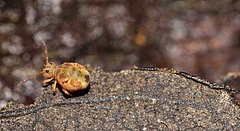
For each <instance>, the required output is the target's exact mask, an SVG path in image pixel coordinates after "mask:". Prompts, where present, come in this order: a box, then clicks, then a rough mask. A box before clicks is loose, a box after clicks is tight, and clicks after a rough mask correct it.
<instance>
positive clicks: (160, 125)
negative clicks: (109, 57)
mask: <svg viewBox="0 0 240 131" xmlns="http://www.w3.org/2000/svg"><path fill="white" fill-rule="evenodd" d="M89 72H90V74H91V84H90V88H89V91H86V93H85V94H81V95H79V96H77V95H76V96H75V97H72V98H68V97H65V96H64V95H63V93H60V91H59V90H57V94H56V96H54V95H52V93H51V88H50V86H49V87H45V88H42V95H41V96H40V97H39V98H38V100H37V101H36V102H35V103H34V104H32V105H29V106H24V105H21V104H16V103H9V104H8V105H7V106H6V107H5V108H2V109H1V112H0V128H1V129H0V130H59V129H61V130H76V129H77V130H154V129H162V130H167V129H168V130H194V129H195V130H218V129H219V130H223V129H225V130H237V129H239V128H240V121H239V118H240V113H239V106H237V105H235V104H234V103H233V102H232V101H231V97H230V96H229V95H228V93H227V92H225V91H221V90H213V89H210V88H208V87H206V86H204V85H201V84H199V83H196V82H194V81H192V80H188V79H186V78H184V77H181V76H178V75H175V74H171V73H170V72H168V71H165V70H160V71H137V70H124V71H121V72H103V71H101V70H99V69H91V70H89ZM39 88H40V85H39Z"/></svg>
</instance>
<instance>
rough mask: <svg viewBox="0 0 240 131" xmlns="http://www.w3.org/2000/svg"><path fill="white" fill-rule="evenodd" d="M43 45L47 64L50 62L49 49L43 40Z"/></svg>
mask: <svg viewBox="0 0 240 131" xmlns="http://www.w3.org/2000/svg"><path fill="white" fill-rule="evenodd" d="M42 43H43V45H44V52H45V54H46V65H47V64H48V49H47V45H46V44H45V42H44V41H42Z"/></svg>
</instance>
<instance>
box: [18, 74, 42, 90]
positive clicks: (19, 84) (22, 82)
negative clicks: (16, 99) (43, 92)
mask: <svg viewBox="0 0 240 131" xmlns="http://www.w3.org/2000/svg"><path fill="white" fill-rule="evenodd" d="M43 72H44V71H42V72H39V73H37V74H35V75H33V76H31V77H29V78H27V79H25V80H22V81H20V82H19V83H18V85H17V87H20V86H21V85H22V84H24V83H25V82H27V81H28V80H31V79H33V78H35V77H37V76H38V75H41V74H43Z"/></svg>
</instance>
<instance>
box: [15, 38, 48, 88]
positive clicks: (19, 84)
mask: <svg viewBox="0 0 240 131" xmlns="http://www.w3.org/2000/svg"><path fill="white" fill-rule="evenodd" d="M42 43H43V46H44V52H45V54H46V65H47V64H48V50H47V45H46V44H45V42H44V41H42ZM43 73H44V71H42V72H39V73H37V74H35V75H33V76H31V77H29V78H27V79H25V80H22V81H20V82H19V83H18V84H17V87H20V86H21V85H22V84H24V83H25V82H27V81H28V80H31V79H33V78H35V77H37V76H38V75H41V74H43Z"/></svg>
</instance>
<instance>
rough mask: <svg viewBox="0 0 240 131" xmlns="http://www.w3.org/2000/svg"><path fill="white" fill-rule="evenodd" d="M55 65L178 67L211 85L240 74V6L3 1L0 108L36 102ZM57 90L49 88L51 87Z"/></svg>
mask: <svg viewBox="0 0 240 131" xmlns="http://www.w3.org/2000/svg"><path fill="white" fill-rule="evenodd" d="M41 41H45V42H46V44H47V46H48V50H49V61H53V62H55V63H56V64H58V65H60V64H61V63H63V62H78V63H80V64H83V65H85V64H90V65H91V67H100V68H102V69H103V70H104V71H120V70H125V69H131V68H132V66H133V65H136V66H140V67H142V66H154V67H160V68H165V67H166V68H174V69H177V70H181V71H184V72H188V73H190V74H193V75H196V76H200V77H202V78H204V79H207V80H209V81H214V80H216V79H217V78H221V77H223V76H224V75H226V74H227V73H228V72H237V71H239V70H240V69H239V64H240V1H239V0H219V1H217V2H216V1H209V0H184V1H181V0H162V1H159V0H145V1H144V0H143V1H137V0H112V1H104V0H92V1H86V0H0V47H1V48H0V50H1V52H0V55H1V61H0V107H3V106H5V105H6V104H7V102H8V101H15V102H18V103H24V104H30V103H33V102H34V101H35V99H36V98H37V97H38V96H39V95H40V86H41V82H42V80H43V77H42V76H39V77H37V78H36V79H33V80H30V81H28V82H26V83H25V84H23V85H22V86H21V87H16V85H17V84H18V83H19V82H20V81H21V80H24V79H26V78H28V77H30V76H32V75H34V74H35V73H37V72H40V71H41V70H42V69H43V67H44V64H45V53H44V50H43V45H42V43H41ZM48 88H50V87H48Z"/></svg>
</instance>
